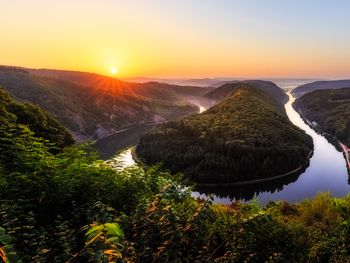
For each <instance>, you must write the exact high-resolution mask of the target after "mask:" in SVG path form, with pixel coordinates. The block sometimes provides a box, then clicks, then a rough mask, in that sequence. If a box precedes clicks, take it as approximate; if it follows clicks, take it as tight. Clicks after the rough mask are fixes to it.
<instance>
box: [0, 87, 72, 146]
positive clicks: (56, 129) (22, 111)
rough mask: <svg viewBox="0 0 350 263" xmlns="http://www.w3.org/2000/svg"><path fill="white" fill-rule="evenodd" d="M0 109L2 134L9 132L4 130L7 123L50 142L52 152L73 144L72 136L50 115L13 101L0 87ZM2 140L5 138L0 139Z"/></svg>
mask: <svg viewBox="0 0 350 263" xmlns="http://www.w3.org/2000/svg"><path fill="white" fill-rule="evenodd" d="M0 109H1V111H2V115H1V117H2V119H1V128H2V129H3V132H6V131H8V132H10V129H6V123H8V122H13V123H15V124H16V125H17V126H21V127H28V128H29V129H30V130H31V131H32V132H33V133H34V136H35V137H38V138H42V139H44V140H46V141H48V142H50V144H51V146H52V148H51V150H52V151H53V152H57V151H59V149H61V148H63V147H65V146H69V145H72V144H73V143H74V139H73V137H72V135H71V134H70V133H69V132H68V131H67V130H66V129H65V128H64V127H63V126H62V125H61V124H60V123H59V122H58V121H57V120H56V119H55V118H54V117H53V116H51V114H49V113H48V112H45V111H43V110H42V109H41V108H39V107H37V106H35V105H32V104H29V103H18V102H16V101H14V100H13V99H12V98H11V97H10V96H9V94H8V93H7V92H6V91H5V90H4V89H3V88H2V87H1V86H0ZM2 139H3V140H4V139H5V138H4V137H2Z"/></svg>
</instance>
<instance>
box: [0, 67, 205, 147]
mask: <svg viewBox="0 0 350 263" xmlns="http://www.w3.org/2000/svg"><path fill="white" fill-rule="evenodd" d="M0 85H1V86H3V87H4V88H5V89H6V90H7V92H9V93H10V94H11V95H12V96H13V97H14V98H15V99H17V100H21V101H26V102H30V103H33V104H36V105H39V106H40V107H41V108H43V109H45V110H46V111H48V112H50V113H51V114H52V115H53V116H55V118H57V119H58V120H59V121H60V122H61V123H62V124H63V125H64V126H65V127H66V128H68V129H69V130H70V132H71V133H72V134H73V135H74V136H75V137H76V139H77V140H79V141H84V140H85V141H86V140H92V139H101V138H103V137H106V136H107V135H109V134H111V133H114V132H116V131H118V130H121V129H123V128H128V127H130V126H132V125H136V124H140V123H147V122H157V121H164V120H170V119H173V118H178V117H183V116H185V115H188V114H193V113H196V112H197V111H198V108H197V107H196V106H195V105H192V104H191V103H189V102H188V101H186V99H185V98H184V97H185V96H189V95H191V96H201V95H202V94H204V93H205V92H207V90H208V89H206V88H199V87H185V86H177V85H168V84H164V83H156V82H149V83H143V84H141V83H128V82H125V81H120V80H118V79H115V78H110V77H105V76H101V75H97V74H92V73H84V72H74V71H61V70H33V69H25V68H16V67H6V66H0Z"/></svg>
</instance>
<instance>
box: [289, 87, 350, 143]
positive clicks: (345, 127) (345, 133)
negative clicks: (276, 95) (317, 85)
mask: <svg viewBox="0 0 350 263" xmlns="http://www.w3.org/2000/svg"><path fill="white" fill-rule="evenodd" d="M295 106H296V108H297V109H298V110H299V111H301V113H302V114H303V115H304V116H305V117H306V118H307V119H309V120H310V121H313V122H316V123H317V124H316V125H317V128H319V129H321V130H323V131H325V132H327V133H330V134H332V135H334V136H335V137H337V138H338V139H339V140H340V141H342V142H343V143H345V144H347V145H350V88H345V89H334V90H317V91H314V92H311V93H308V94H306V95H304V96H302V97H301V98H299V99H298V100H297V101H296V103H295Z"/></svg>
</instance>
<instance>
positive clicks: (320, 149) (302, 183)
mask: <svg viewBox="0 0 350 263" xmlns="http://www.w3.org/2000/svg"><path fill="white" fill-rule="evenodd" d="M288 96H289V100H288V102H287V103H286V105H285V109H286V112H287V115H288V118H289V119H290V121H291V122H292V123H293V124H294V125H296V126H298V127H299V128H301V129H302V130H304V131H305V132H306V133H307V134H309V135H310V136H311V137H312V139H313V143H314V154H313V156H312V157H311V159H310V161H309V165H308V166H307V167H306V168H305V170H304V171H302V172H301V173H299V174H294V175H290V176H287V177H285V178H282V179H277V180H273V181H269V182H264V183H259V184H253V185H242V186H235V187H217V188H199V189H196V191H195V192H193V193H192V195H193V197H201V198H207V196H208V194H211V195H213V198H214V201H213V202H214V203H222V204H230V203H231V202H232V201H234V200H241V201H243V202H246V201H250V200H252V199H253V198H254V199H257V200H258V201H259V203H260V204H261V205H265V204H267V203H268V202H269V201H277V200H285V201H288V202H290V203H294V202H298V201H302V200H303V199H305V198H312V197H314V196H315V195H317V193H319V192H330V194H331V195H332V196H337V197H340V196H344V195H346V194H347V193H349V192H350V185H349V183H348V173H347V168H346V161H345V159H344V156H343V154H342V153H341V152H339V151H337V150H336V148H335V147H334V146H333V145H332V144H330V143H329V142H328V141H327V140H326V138H325V137H323V136H322V135H320V134H318V133H316V132H315V131H314V130H313V129H312V128H310V127H309V126H308V125H307V124H305V122H304V121H303V120H302V118H301V117H300V115H299V113H297V112H296V111H295V110H294V108H293V107H292V104H293V102H294V101H295V98H294V97H293V96H292V94H291V93H290V92H288ZM199 106H200V112H203V111H204V110H205V108H204V107H203V106H201V105H199ZM115 159H116V160H118V162H119V163H121V164H122V165H121V166H120V167H119V168H124V167H126V166H130V165H134V164H135V162H134V160H133V159H132V156H131V148H129V149H127V150H125V151H124V152H122V153H121V154H119V155H118V156H116V157H115Z"/></svg>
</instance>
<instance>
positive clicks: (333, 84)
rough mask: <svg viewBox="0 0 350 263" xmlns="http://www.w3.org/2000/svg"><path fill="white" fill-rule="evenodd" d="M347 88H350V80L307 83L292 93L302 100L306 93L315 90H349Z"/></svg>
mask: <svg viewBox="0 0 350 263" xmlns="http://www.w3.org/2000/svg"><path fill="white" fill-rule="evenodd" d="M347 87H350V79H344V80H329V81H315V82H312V83H307V84H304V85H301V86H299V87H297V88H295V89H294V90H293V92H292V93H293V95H294V96H295V97H296V98H300V97H302V96H303V95H305V94H306V93H309V92H312V91H315V90H323V89H341V88H347Z"/></svg>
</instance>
